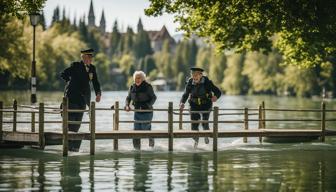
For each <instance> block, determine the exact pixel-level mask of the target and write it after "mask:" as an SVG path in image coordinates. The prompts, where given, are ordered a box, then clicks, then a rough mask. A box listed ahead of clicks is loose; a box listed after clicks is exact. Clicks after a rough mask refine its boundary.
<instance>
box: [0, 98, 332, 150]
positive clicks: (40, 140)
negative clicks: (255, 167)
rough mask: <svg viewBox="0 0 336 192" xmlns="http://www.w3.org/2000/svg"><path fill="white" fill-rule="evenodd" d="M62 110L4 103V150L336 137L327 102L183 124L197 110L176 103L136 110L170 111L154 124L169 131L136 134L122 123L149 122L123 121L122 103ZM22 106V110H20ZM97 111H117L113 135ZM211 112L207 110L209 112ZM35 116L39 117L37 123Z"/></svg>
mask: <svg viewBox="0 0 336 192" xmlns="http://www.w3.org/2000/svg"><path fill="white" fill-rule="evenodd" d="M62 106H63V107H62V109H63V110H60V109H57V108H53V107H45V106H44V104H43V103H40V104H39V107H38V108H37V107H33V106H24V105H20V106H19V105H18V104H17V102H16V101H15V100H14V102H13V106H12V107H4V106H3V103H2V102H0V147H2V148H4V147H11V146H25V145H28V146H31V145H33V146H37V147H38V148H40V149H44V147H45V146H48V145H63V155H64V156H67V155H68V140H90V154H92V155H93V154H94V153H95V141H96V140H99V139H113V140H114V142H113V143H114V150H118V140H119V139H133V138H166V139H168V150H169V151H172V150H173V142H174V138H193V137H210V138H213V140H212V141H213V143H212V146H213V151H217V150H218V149H217V146H218V138H228V137H243V138H244V142H247V138H248V137H259V141H260V142H262V138H263V137H269V138H272V137H274V138H284V137H285V138H320V140H321V141H322V142H324V141H325V137H326V136H336V130H328V129H326V122H328V121H336V119H326V113H334V112H336V110H326V107H325V103H324V102H322V103H321V109H270V108H269V109H266V108H265V104H264V102H263V103H262V104H261V105H259V107H258V108H256V109H248V108H244V109H219V108H218V107H214V108H213V110H212V111H213V119H212V120H209V121H204V120H199V121H183V118H182V117H183V115H189V114H190V113H193V111H188V110H185V111H183V112H181V111H180V110H179V109H175V110H174V109H173V103H172V102H169V107H168V109H153V110H132V111H163V112H167V113H168V116H167V121H155V120H153V121H151V123H152V124H155V123H165V124H167V130H162V131H157V130H152V131H133V130H131V131H130V130H128V131H127V130H123V129H122V128H120V127H119V126H120V124H124V123H134V122H137V123H141V122H142V123H144V122H147V121H123V120H120V119H119V113H120V112H122V111H124V110H123V109H121V108H119V102H116V103H115V105H114V109H111V108H96V107H95V103H94V102H91V106H90V109H89V110H71V109H68V107H67V106H68V104H67V100H66V99H65V98H64V99H63V104H62ZM18 107H20V110H19V109H18ZM97 110H109V111H111V110H112V111H113V112H114V113H113V130H112V131H109V132H96V125H95V124H96V114H95V113H96V111H97ZM237 110H238V111H239V110H241V111H242V112H241V113H236V112H235V113H233V112H231V113H219V112H222V111H237ZM83 111H85V112H89V114H90V118H89V121H87V122H85V121H82V122H76V121H68V113H69V112H83ZM266 111H282V112H316V113H320V118H319V119H309V118H305V119H295V118H291V119H266ZM206 112H208V111H204V112H203V113H206ZM4 113H10V114H12V118H11V119H12V120H11V121H4ZM18 113H29V114H31V121H18V120H17V114H18ZM48 113H54V114H55V113H56V114H60V113H62V118H61V121H49V120H45V115H46V114H48ZM35 114H37V115H38V119H37V120H36V119H35V118H36V117H35ZM174 115H175V116H178V121H176V120H175V121H174ZM223 115H241V116H243V118H242V119H241V120H226V121H222V120H218V118H219V116H223ZM249 116H258V118H255V119H252V118H249ZM267 121H280V122H284V121H285V122H287V121H288V122H289V121H290V122H309V121H317V122H320V127H317V128H316V129H279V128H273V129H272V128H266V122H267ZM192 122H195V123H196V122H198V123H204V122H208V123H212V129H210V130H200V131H191V130H183V124H185V123H192ZM249 122H257V123H258V127H257V129H249ZM22 123H29V124H31V131H29V132H27V131H18V129H17V126H18V124H22ZM35 123H38V131H36V128H35ZM48 123H56V124H61V125H62V132H45V130H44V126H45V124H48ZM78 123H82V124H89V127H90V132H88V133H83V132H78V133H75V132H69V131H68V128H67V126H68V124H78ZM4 124H12V130H11V131H8V130H6V131H5V130H3V127H4V126H3V125H4ZM173 124H178V130H174V129H173ZM223 124H225V125H227V124H242V125H243V130H233V131H228V130H225V129H223V128H221V129H220V130H219V129H218V127H219V125H223Z"/></svg>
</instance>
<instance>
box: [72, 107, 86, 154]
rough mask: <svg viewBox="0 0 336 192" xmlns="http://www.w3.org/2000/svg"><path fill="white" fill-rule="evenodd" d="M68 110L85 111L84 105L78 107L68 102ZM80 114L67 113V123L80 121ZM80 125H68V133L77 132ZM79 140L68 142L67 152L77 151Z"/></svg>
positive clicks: (81, 116)
mask: <svg viewBox="0 0 336 192" xmlns="http://www.w3.org/2000/svg"><path fill="white" fill-rule="evenodd" d="M69 109H85V105H84V106H83V105H79V104H76V103H70V102H69ZM82 118H83V112H82V113H69V118H68V119H69V121H82ZM80 126H81V125H80V124H68V129H69V131H73V132H78V130H79V128H80ZM81 142H82V141H81V140H69V150H70V151H79V148H80V145H81Z"/></svg>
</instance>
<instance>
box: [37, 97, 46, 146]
mask: <svg viewBox="0 0 336 192" xmlns="http://www.w3.org/2000/svg"><path fill="white" fill-rule="evenodd" d="M38 124H39V147H40V149H44V146H45V138H44V103H40V105H39V123H38Z"/></svg>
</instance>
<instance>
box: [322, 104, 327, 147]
mask: <svg viewBox="0 0 336 192" xmlns="http://www.w3.org/2000/svg"><path fill="white" fill-rule="evenodd" d="M325 108H326V106H325V103H324V102H323V101H322V103H321V142H324V141H325Z"/></svg>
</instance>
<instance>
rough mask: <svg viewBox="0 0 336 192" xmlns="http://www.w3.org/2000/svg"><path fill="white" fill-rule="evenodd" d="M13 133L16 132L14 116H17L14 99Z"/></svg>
mask: <svg viewBox="0 0 336 192" xmlns="http://www.w3.org/2000/svg"><path fill="white" fill-rule="evenodd" d="M13 110H14V112H13V132H16V116H17V112H16V111H17V101H16V99H14V101H13Z"/></svg>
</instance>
